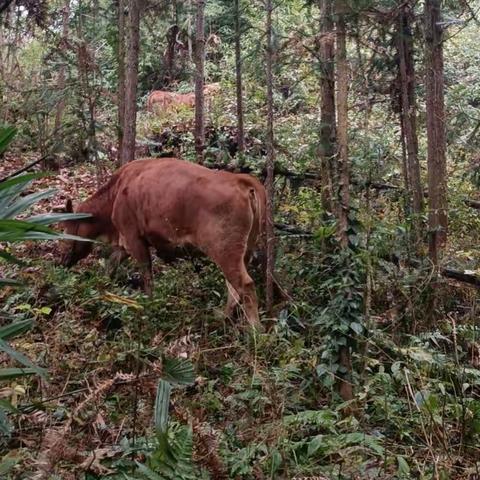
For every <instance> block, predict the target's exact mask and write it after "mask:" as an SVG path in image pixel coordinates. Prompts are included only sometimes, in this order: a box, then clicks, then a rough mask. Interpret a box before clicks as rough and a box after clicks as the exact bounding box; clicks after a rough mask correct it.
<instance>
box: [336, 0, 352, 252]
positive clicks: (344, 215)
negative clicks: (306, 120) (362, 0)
mask: <svg viewBox="0 0 480 480" xmlns="http://www.w3.org/2000/svg"><path fill="white" fill-rule="evenodd" d="M336 13H337V15H336V16H337V49H336V62H337V145H338V175H339V185H338V197H339V208H338V224H339V227H338V228H339V231H338V233H339V238H340V244H341V245H342V247H344V248H345V247H347V246H348V235H347V230H348V210H349V204H350V168H349V162H348V86H349V67H348V61H347V36H346V27H345V16H344V8H343V3H342V2H339V7H338V10H337V12H336Z"/></svg>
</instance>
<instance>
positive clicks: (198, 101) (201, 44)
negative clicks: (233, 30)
mask: <svg viewBox="0 0 480 480" xmlns="http://www.w3.org/2000/svg"><path fill="white" fill-rule="evenodd" d="M195 23H196V28H195V152H196V156H197V162H198V163H199V164H200V165H202V164H203V161H204V155H205V92H204V86H205V0H197V15H196V22H195Z"/></svg>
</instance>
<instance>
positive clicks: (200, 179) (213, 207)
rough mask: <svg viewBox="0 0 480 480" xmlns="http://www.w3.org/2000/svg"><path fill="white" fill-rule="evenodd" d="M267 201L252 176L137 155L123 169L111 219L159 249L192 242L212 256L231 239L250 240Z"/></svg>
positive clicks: (231, 241)
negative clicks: (214, 250) (134, 159)
mask: <svg viewBox="0 0 480 480" xmlns="http://www.w3.org/2000/svg"><path fill="white" fill-rule="evenodd" d="M252 192H253V197H255V201H256V205H258V207H257V206H256V205H252V201H253V197H252ZM264 202H265V195H264V189H263V186H262V185H261V184H260V182H258V181H257V180H256V179H254V178H253V177H250V176H248V175H237V174H232V173H228V172H223V171H215V170H209V169H207V168H205V167H202V166H200V165H196V164H193V163H189V162H185V161H182V160H177V159H145V160H136V161H134V162H131V163H129V164H127V165H125V166H124V167H122V169H121V170H120V171H119V180H118V182H117V194H116V200H115V205H114V212H113V221H114V223H115V225H116V227H117V228H118V230H119V232H120V234H121V235H122V234H131V231H132V230H134V231H135V234H137V235H139V236H141V237H142V238H144V239H145V240H146V241H148V243H149V244H151V245H152V246H154V247H156V248H159V249H161V248H170V247H171V246H184V245H192V246H195V247H197V248H199V249H200V250H202V251H204V253H206V254H208V255H210V256H211V255H212V251H211V250H212V248H217V247H218V248H227V247H228V248H230V244H231V243H236V244H238V245H239V247H238V248H243V247H242V246H241V244H242V243H245V241H246V238H247V239H248V240H247V243H248V244H249V245H250V244H252V242H253V241H254V239H253V240H252V238H250V237H251V232H254V236H257V234H258V231H259V230H258V229H259V228H260V223H261V221H262V220H261V218H262V217H263V215H262V212H264ZM256 209H259V210H260V211H259V212H258V214H260V217H258V214H257V213H256ZM254 217H255V218H254ZM254 222H256V223H257V224H258V225H257V226H255V228H253V229H252V226H253V223H254Z"/></svg>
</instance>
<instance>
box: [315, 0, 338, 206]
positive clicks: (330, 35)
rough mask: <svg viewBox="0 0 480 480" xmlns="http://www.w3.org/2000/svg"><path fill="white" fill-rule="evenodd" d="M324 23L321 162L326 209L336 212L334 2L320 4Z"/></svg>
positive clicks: (321, 1) (321, 44) (330, 0)
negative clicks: (334, 189)
mask: <svg viewBox="0 0 480 480" xmlns="http://www.w3.org/2000/svg"><path fill="white" fill-rule="evenodd" d="M319 7H320V11H321V20H320V45H319V59H320V75H321V76H320V97H321V106H320V145H319V153H320V161H321V187H322V206H323V208H324V210H325V211H327V212H333V209H334V205H333V187H332V182H333V178H334V172H333V166H334V163H333V162H334V157H335V151H336V148H337V147H336V141H337V140H336V131H335V120H336V116H335V35H334V25H333V3H332V0H319Z"/></svg>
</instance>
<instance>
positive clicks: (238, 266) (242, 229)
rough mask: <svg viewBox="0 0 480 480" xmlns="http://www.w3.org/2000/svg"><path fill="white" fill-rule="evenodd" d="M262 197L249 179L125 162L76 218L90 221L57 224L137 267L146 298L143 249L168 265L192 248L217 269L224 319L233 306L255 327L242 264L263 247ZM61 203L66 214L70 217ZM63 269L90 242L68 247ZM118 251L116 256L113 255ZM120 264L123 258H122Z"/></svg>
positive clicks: (185, 165)
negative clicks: (225, 298)
mask: <svg viewBox="0 0 480 480" xmlns="http://www.w3.org/2000/svg"><path fill="white" fill-rule="evenodd" d="M265 202H266V194H265V189H264V187H263V185H262V184H261V183H260V182H259V181H258V180H257V179H255V178H253V177H252V176H250V175H244V174H234V173H229V172H223V171H215V170H209V169H208V168H205V167H202V166H200V165H197V164H193V163H189V162H186V161H182V160H178V159H175V158H165V159H143V160H136V161H133V162H130V163H128V164H127V165H125V166H123V167H122V168H120V169H119V170H118V171H117V172H116V173H115V174H114V175H113V176H112V178H111V179H110V180H109V181H108V182H107V183H106V184H105V185H104V186H103V187H101V188H100V189H99V190H98V191H97V192H96V193H95V194H94V195H92V196H91V197H90V198H88V199H87V200H86V201H84V202H83V203H81V204H80V205H78V207H77V208H76V209H75V211H76V212H83V213H90V214H91V215H92V217H91V218H87V219H82V220H73V221H68V222H64V223H63V225H62V227H63V228H64V229H65V231H66V232H67V233H70V234H75V235H79V236H82V237H86V238H90V239H103V240H105V241H107V242H109V243H110V244H112V245H114V246H118V247H121V248H122V249H124V250H123V253H120V257H125V256H127V254H126V253H125V251H126V252H127V253H128V254H130V255H131V256H132V257H133V258H134V259H135V260H137V261H138V262H139V264H140V265H141V266H142V269H143V272H144V280H145V281H144V286H145V290H146V292H147V293H149V294H151V292H152V282H153V280H152V270H151V258H150V250H149V247H154V248H155V249H156V250H157V252H158V253H159V256H160V257H163V258H166V259H169V258H171V257H172V256H175V255H176V254H177V253H178V249H183V248H184V247H185V248H188V249H190V248H193V249H196V250H199V251H200V252H201V253H203V254H204V255H206V256H207V257H209V258H210V259H211V260H213V261H214V262H215V263H216V264H217V265H218V266H219V267H220V269H221V270H222V272H223V274H224V276H225V279H226V282H227V288H228V301H227V307H226V314H227V315H228V316H230V315H231V314H232V313H233V310H234V308H235V306H236V305H237V304H238V303H240V304H241V305H242V306H243V311H244V313H245V315H246V317H247V320H248V321H249V323H250V324H252V325H254V326H258V325H259V316H258V304H257V295H256V293H255V285H254V282H253V280H252V278H251V277H250V275H249V274H248V272H247V264H248V262H249V260H250V257H251V255H252V252H253V250H254V248H255V246H256V245H257V244H258V243H259V240H262V243H263V235H264V224H265ZM72 210H73V209H72V203H71V201H70V200H69V201H68V202H67V211H72ZM65 244H66V247H67V248H66V249H65V252H64V255H63V258H62V264H63V265H66V266H71V265H74V264H75V263H76V262H78V261H79V260H80V259H82V258H84V257H86V256H87V255H88V254H89V253H90V252H91V249H92V244H91V243H90V242H81V241H68V242H65ZM120 251H121V250H120ZM122 259H123V258H122Z"/></svg>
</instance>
